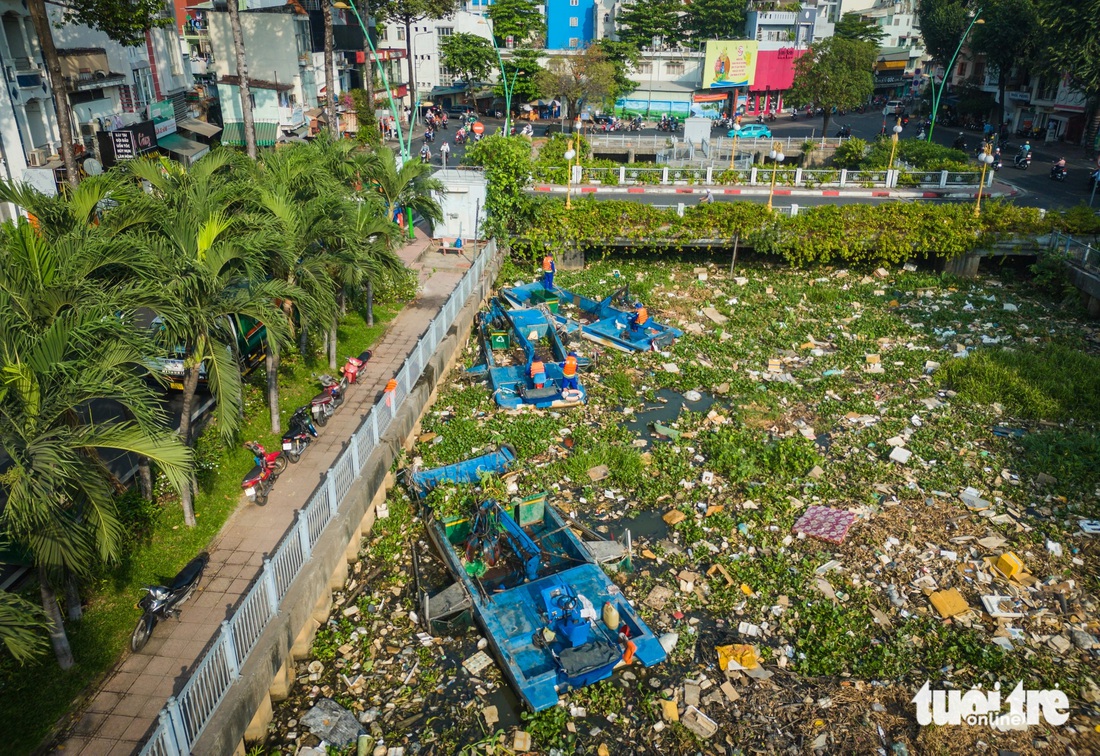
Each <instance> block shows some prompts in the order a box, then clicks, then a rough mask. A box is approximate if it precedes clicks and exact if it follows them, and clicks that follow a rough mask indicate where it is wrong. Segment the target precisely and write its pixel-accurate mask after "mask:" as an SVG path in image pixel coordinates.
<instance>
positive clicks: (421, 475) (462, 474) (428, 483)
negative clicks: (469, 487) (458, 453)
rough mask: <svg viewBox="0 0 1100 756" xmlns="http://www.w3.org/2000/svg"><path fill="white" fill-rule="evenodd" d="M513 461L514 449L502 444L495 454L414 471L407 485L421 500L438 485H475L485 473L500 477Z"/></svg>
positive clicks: (514, 459)
mask: <svg viewBox="0 0 1100 756" xmlns="http://www.w3.org/2000/svg"><path fill="white" fill-rule="evenodd" d="M515 461H516V449H515V447H514V446H512V445H511V444H502V445H501V447H500V449H499V450H497V451H495V452H490V453H488V454H482V455H481V456H480V457H472V458H470V459H465V460H463V461H461V462H455V463H454V464H453V465H444V466H443V467H436V468H433V469H431V470H414V471H413V472H411V473H409V481H408V484H409V486H410V487H411V488H412V490H413V493H415V494H416V496H417V498H420V499H423V498H424V497H425V496H427V494H428V492H429V491H431V490H432V489H433V488H435V487H436V486H438V485H439V484H440V483H444V482H446V483H477V482H478V481H480V480H481V476H482V475H485V474H487V473H494V474H496V475H502V474H503V473H505V472H507V471H508V468H509V467H511V466H512V464H513V463H514V462H515Z"/></svg>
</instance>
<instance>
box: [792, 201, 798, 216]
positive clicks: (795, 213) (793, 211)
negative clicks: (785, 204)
mask: <svg viewBox="0 0 1100 756" xmlns="http://www.w3.org/2000/svg"><path fill="white" fill-rule="evenodd" d="M796 215H798V205H795V204H793V203H792V204H791V217H792V218H793V217H794V216H796Z"/></svg>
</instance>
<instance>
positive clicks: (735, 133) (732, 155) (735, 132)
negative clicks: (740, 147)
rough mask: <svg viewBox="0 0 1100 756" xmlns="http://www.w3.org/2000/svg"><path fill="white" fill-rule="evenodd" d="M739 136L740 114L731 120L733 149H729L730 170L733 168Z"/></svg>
mask: <svg viewBox="0 0 1100 756" xmlns="http://www.w3.org/2000/svg"><path fill="white" fill-rule="evenodd" d="M739 136H741V116H738V117H737V120H736V121H734V122H733V149H732V150H731V151H730V170H731V171H732V170H734V162H733V161H734V160H736V159H737V137H739Z"/></svg>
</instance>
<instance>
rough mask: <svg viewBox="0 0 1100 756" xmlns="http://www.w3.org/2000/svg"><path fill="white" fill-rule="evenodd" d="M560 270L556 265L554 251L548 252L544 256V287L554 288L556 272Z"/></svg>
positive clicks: (551, 289) (547, 288)
mask: <svg viewBox="0 0 1100 756" xmlns="http://www.w3.org/2000/svg"><path fill="white" fill-rule="evenodd" d="M557 272H558V268H557V266H556V265H554V253H553V252H547V253H546V257H544V258H542V288H544V289H546V290H547V291H553V290H554V274H555V273H557Z"/></svg>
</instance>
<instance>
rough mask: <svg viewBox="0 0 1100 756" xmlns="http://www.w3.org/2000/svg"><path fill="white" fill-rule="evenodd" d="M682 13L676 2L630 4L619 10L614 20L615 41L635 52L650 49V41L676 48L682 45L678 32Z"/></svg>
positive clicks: (658, 0)
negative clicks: (656, 38)
mask: <svg viewBox="0 0 1100 756" xmlns="http://www.w3.org/2000/svg"><path fill="white" fill-rule="evenodd" d="M682 12H683V5H682V4H681V3H680V2H679V0H648V1H644V0H634V2H631V3H630V4H629V5H625V6H623V8H622V10H620V11H619V14H618V16H617V17H616V19H615V21H616V25H617V26H618V28H619V39H621V40H622V41H623V42H626V43H628V44H631V45H633V46H634V48H635V49H638V50H640V49H642V48H651V47H652V46H653V38H654V37H660V38H661V40H662V41H663V43H664V44H665V45H668V46H670V47H676V46H678V45H680V44H681V43H682V42H683V41H684V36H683V32H682V31H681V29H680V14H681V13H682Z"/></svg>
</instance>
